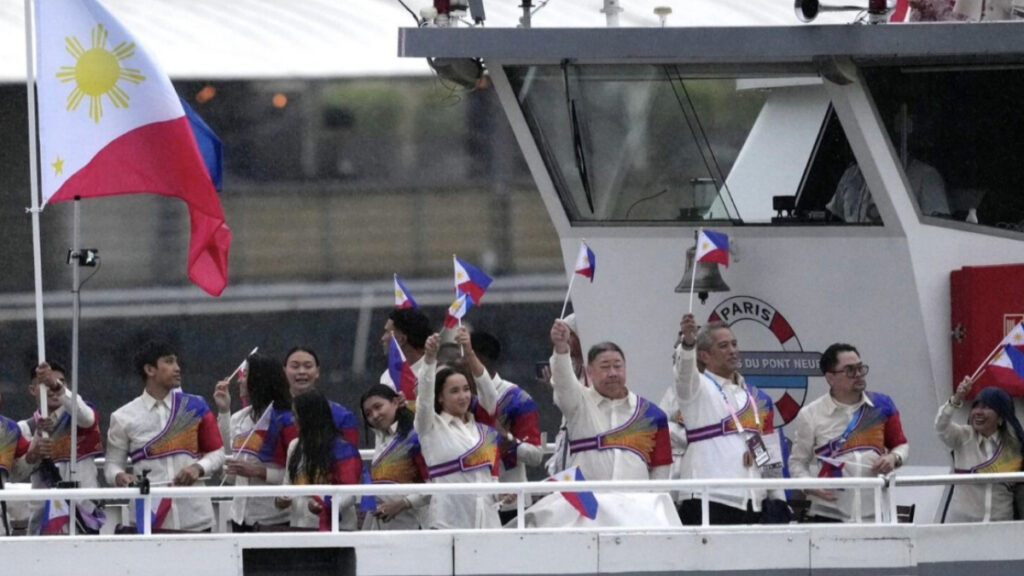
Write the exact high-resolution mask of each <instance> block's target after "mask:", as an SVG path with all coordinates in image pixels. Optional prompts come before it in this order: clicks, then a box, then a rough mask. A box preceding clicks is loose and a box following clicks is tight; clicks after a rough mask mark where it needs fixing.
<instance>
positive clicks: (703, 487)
mask: <svg viewBox="0 0 1024 576" xmlns="http://www.w3.org/2000/svg"><path fill="white" fill-rule="evenodd" d="M1004 482H1005V483H1018V482H1024V472H1013V473H1001V474H941V475H927V476H895V475H889V476H876V477H870V478H774V479H760V478H758V479H754V478H743V479H739V478H737V479H711V478H709V479H690V480H630V481H625V480H614V481H591V480H588V481H583V482H558V483H551V482H508V483H498V482H488V483H458V484H456V483H452V484H431V483H428V484H371V485H366V484H358V485H309V486H293V485H289V486H281V485H266V486H217V487H213V486H189V487H173V486H167V487H153V488H151V489H150V493H149V494H141V493H140V491H139V489H138V488H75V489H67V488H65V489H49V490H5V491H3V492H2V493H0V494H2V496H0V499H2V500H6V501H8V502H24V501H37V500H54V499H67V500H90V499H91V500H116V499H127V500H139V499H141V500H142V501H143V515H142V516H143V519H144V526H143V534H146V535H149V534H151V532H152V530H151V526H150V519H151V513H152V510H153V500H154V499H161V498H181V497H188V498H202V497H208V498H214V497H227V498H230V497H235V496H242V497H273V496H310V495H329V496H331V497H332V498H335V499H337V498H339V497H343V496H353V495H354V496H356V497H357V498H358V497H359V496H368V495H373V496H397V495H408V494H477V495H483V494H516V495H517V496H518V497H517V499H516V500H517V504H516V506H517V512H518V516H517V529H519V530H523V529H525V524H524V518H525V514H524V511H525V501H526V498H525V496H526V495H527V494H548V493H552V492H672V491H690V492H695V493H699V494H701V511H702V515H703V523H702V526H704V527H707V526H709V523H708V502H709V500H708V495H709V493H710V492H711V491H712V490H714V489H718V488H734V489H735V488H741V489H762V490H763V489H799V490H806V489H821V488H833V489H856V490H868V489H869V490H872V491H873V492H874V495H875V499H874V523H875V524H882V523H896V521H897V516H896V503H895V502H896V499H895V498H894V497H893V492H894V491H895V490H896V489H897V488H898V487H912V486H914V487H919V486H941V485H946V484H952V485H960V484H992V483H1004ZM883 510H885V511H887V512H888V514H887V515H886V516H887V518H888V519H887V520H886V519H885V516H883V514H882V512H883ZM857 520H859V514H858V517H857ZM72 524H73V523H72ZM337 531H338V515H337V514H332V519H331V532H337Z"/></svg>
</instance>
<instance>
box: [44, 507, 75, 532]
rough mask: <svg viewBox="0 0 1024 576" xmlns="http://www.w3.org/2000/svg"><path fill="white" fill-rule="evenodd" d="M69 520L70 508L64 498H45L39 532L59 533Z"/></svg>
mask: <svg viewBox="0 0 1024 576" xmlns="http://www.w3.org/2000/svg"><path fill="white" fill-rule="evenodd" d="M70 521H71V510H70V508H69V507H68V503H67V501H66V500H47V501H46V504H44V505H43V524H42V526H41V527H40V530H39V532H40V534H44V535H45V534H60V533H61V531H63V530H64V527H65V526H67V525H68V522H70Z"/></svg>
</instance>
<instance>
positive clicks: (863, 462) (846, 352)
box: [789, 343, 910, 522]
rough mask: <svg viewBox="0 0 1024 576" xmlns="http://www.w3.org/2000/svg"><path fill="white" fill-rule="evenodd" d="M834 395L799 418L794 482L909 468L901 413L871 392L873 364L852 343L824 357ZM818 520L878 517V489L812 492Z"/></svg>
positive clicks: (824, 369)
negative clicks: (870, 371)
mask: <svg viewBox="0 0 1024 576" xmlns="http://www.w3.org/2000/svg"><path fill="white" fill-rule="evenodd" d="M818 365H819V367H820V368H821V372H822V373H823V374H824V375H825V380H826V381H827V382H828V386H829V393H828V394H826V395H824V396H822V397H821V398H818V399H817V400H814V401H813V402H811V403H810V404H807V405H806V406H804V407H803V409H802V410H800V414H798V415H797V417H796V419H795V420H793V423H792V428H793V432H792V433H791V437H792V439H793V449H792V452H791V453H790V457H789V472H790V474H791V475H792V476H793V477H794V478H810V477H813V476H815V475H817V476H818V477H822V478H827V477H868V476H875V475H878V474H888V473H890V472H892V471H893V470H895V469H896V468H899V467H900V466H902V465H903V462H904V460H906V458H907V454H908V452H909V449H910V446H909V445H908V444H907V437H906V436H905V435H904V434H903V426H902V425H901V424H900V413H899V410H897V409H896V405H895V404H893V401H892V399H891V398H889V397H888V396H886V395H885V394H879V393H878V392H868V391H867V381H866V380H865V379H864V377H865V376H867V374H868V365H867V364H864V363H863V362H861V359H860V354H859V353H858V352H857V349H856V348H854V347H853V346H851V345H849V344H838V343H837V344H833V345H831V346H829V347H828V348H827V349H826V350H825V352H824V353H823V354H822V355H821V360H820V361H819V364H818ZM805 492H806V494H807V497H808V500H810V502H811V507H810V510H809V512H808V519H809V520H810V521H812V522H849V521H853V520H857V519H858V518H859V519H862V520H867V519H870V518H873V517H874V510H875V505H874V491H873V490H834V489H822V490H806V491H805Z"/></svg>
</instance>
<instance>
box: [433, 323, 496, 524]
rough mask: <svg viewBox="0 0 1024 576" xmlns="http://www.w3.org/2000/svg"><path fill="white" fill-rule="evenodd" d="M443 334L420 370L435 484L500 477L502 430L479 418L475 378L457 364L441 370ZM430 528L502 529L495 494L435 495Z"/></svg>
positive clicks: (434, 336) (488, 479) (437, 338)
mask: <svg viewBox="0 0 1024 576" xmlns="http://www.w3.org/2000/svg"><path fill="white" fill-rule="evenodd" d="M439 343H440V337H439V336H438V335H437V334H434V335H432V336H430V338H428V339H427V342H426V349H425V353H424V357H423V360H424V366H423V368H422V370H421V371H420V374H419V384H418V391H417V396H416V419H415V428H416V432H417V434H419V437H420V447H421V450H422V453H423V458H424V460H425V461H426V464H427V467H428V471H429V474H430V481H431V482H433V483H439V484H441V483H456V482H496V481H497V479H498V456H499V450H498V441H499V437H498V432H497V431H496V430H494V429H493V428H491V427H489V426H485V425H483V424H480V423H478V422H476V420H474V418H473V414H472V413H471V411H470V402H471V400H472V393H471V391H470V386H469V380H468V379H467V378H466V376H465V375H464V374H462V373H461V372H458V371H456V370H454V369H452V368H449V367H445V368H442V369H441V370H437V350H438V347H439ZM427 527H429V528H498V527H500V522H499V520H498V510H497V506H496V500H495V498H494V497H493V495H475V494H450V495H449V494H434V495H433V496H431V500H430V507H429V515H428V520H427Z"/></svg>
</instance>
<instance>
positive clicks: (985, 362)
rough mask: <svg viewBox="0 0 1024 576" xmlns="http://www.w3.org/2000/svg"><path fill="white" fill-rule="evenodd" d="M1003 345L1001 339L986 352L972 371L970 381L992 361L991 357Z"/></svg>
mask: <svg viewBox="0 0 1024 576" xmlns="http://www.w3.org/2000/svg"><path fill="white" fill-rule="evenodd" d="M1005 345H1006V344H1004V343H1003V341H1002V340H1000V341H999V344H996V347H995V348H993V349H992V351H991V352H989V353H988V356H986V357H985V359H984V360H982V361H981V364H980V365H979V366H978V369H977V370H975V371H974V374H971V382H972V383H973V382H974V380H975V379H976V378H977V377H978V376H979V375H981V371H982V370H984V369H985V367H986V366H988V363H989V362H991V361H992V357H993V356H995V355H996V353H997V352H999V350H1001V349H1002V348H1003V346H1005Z"/></svg>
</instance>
